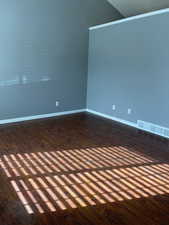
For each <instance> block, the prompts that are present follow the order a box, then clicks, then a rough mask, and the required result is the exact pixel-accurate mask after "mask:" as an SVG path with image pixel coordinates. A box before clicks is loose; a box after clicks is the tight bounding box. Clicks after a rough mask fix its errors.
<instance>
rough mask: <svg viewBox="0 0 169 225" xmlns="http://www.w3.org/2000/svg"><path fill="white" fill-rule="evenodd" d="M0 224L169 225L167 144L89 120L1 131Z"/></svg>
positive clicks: (44, 122) (22, 125)
mask: <svg viewBox="0 0 169 225" xmlns="http://www.w3.org/2000/svg"><path fill="white" fill-rule="evenodd" d="M0 225H169V142H168V140H165V139H161V138H159V137H155V136H153V135H149V134H145V133H142V132H139V131H138V130H135V129H132V128H129V127H126V126H123V125H120V124H118V123H115V122H114V123H113V122H112V121H109V120H104V119H102V118H99V117H94V116H92V115H89V114H78V115H73V116H68V117H60V118H53V119H47V120H41V121H31V122H25V123H19V124H14V125H10V126H4V127H1V128H0Z"/></svg>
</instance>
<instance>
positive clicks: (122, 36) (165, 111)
mask: <svg viewBox="0 0 169 225" xmlns="http://www.w3.org/2000/svg"><path fill="white" fill-rule="evenodd" d="M168 26H169V12H166V13H164V14H161V15H155V16H151V17H145V18H141V19H137V20H132V21H128V22H125V23H119V24H116V25H110V26H107V27H104V28H98V29H95V30H91V31H90V48H89V75H88V102H87V107H88V108H89V109H91V110H95V111H97V112H100V113H104V114H107V115H109V116H113V117H117V118H120V119H124V120H127V121H131V122H137V120H143V121H147V122H152V123H154V124H157V125H161V126H165V127H169V29H168ZM113 104H115V105H116V110H115V111H113V110H112V105H113ZM128 108H131V109H132V114H131V115H128V114H127V110H128Z"/></svg>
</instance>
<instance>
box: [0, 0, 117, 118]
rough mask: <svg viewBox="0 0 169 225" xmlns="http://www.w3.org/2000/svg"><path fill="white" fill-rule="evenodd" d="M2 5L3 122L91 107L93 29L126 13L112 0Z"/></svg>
mask: <svg viewBox="0 0 169 225" xmlns="http://www.w3.org/2000/svg"><path fill="white" fill-rule="evenodd" d="M0 6H1V7H0V103H1V104H0V120H2V119H8V118H16V117H23V116H32V115H37V114H45V113H53V112H57V111H65V110H76V109H81V108H85V107H86V83H87V58H88V27H89V26H91V25H95V24H99V23H104V22H107V21H111V20H113V19H118V18H120V17H121V15H120V14H119V13H118V12H117V11H116V10H115V9H114V8H113V7H111V6H110V5H109V4H108V3H107V2H106V0H85V1H84V0H71V1H70V0H48V1H47V0H29V1H28V0H22V1H20V0H13V1H11V0H0ZM56 100H59V101H60V106H59V107H58V108H56V107H55V101H56Z"/></svg>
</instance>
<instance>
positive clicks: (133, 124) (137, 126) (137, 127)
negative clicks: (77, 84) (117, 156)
mask: <svg viewBox="0 0 169 225" xmlns="http://www.w3.org/2000/svg"><path fill="white" fill-rule="evenodd" d="M86 112H89V113H91V114H94V115H97V116H101V117H104V118H106V119H110V120H113V121H116V122H119V123H123V124H125V125H128V126H131V127H134V128H136V129H139V130H142V131H146V132H148V133H151V134H155V135H159V136H161V137H164V138H169V137H168V136H166V135H163V134H159V133H156V132H153V131H151V130H147V129H145V128H141V127H139V123H138V122H139V120H138V121H137V123H133V122H130V121H127V120H122V119H119V118H116V117H113V116H109V115H107V114H104V113H99V112H97V111H94V110H91V109H86Z"/></svg>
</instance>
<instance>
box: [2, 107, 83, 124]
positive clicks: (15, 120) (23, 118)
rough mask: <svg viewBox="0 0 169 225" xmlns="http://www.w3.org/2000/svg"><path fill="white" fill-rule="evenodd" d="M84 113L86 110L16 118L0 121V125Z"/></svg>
mask: <svg viewBox="0 0 169 225" xmlns="http://www.w3.org/2000/svg"><path fill="white" fill-rule="evenodd" d="M85 111H86V109H78V110H72V111H64V112H57V113H48V114H42V115H36V116H26V117H18V118H14V119H5V120H0V124H8V123H17V122H23V121H28V120H37V119H44V118H50V117H55V116H64V115H71V114H75V113H81V112H85Z"/></svg>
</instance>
